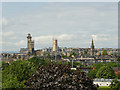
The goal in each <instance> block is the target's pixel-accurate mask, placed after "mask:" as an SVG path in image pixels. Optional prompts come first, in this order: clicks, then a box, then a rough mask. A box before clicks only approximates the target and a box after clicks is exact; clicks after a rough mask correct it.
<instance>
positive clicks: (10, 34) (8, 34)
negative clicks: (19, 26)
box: [2, 31, 14, 36]
mask: <svg viewBox="0 0 120 90" xmlns="http://www.w3.org/2000/svg"><path fill="white" fill-rule="evenodd" d="M2 35H3V36H12V35H14V32H12V31H10V32H2Z"/></svg>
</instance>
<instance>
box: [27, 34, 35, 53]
mask: <svg viewBox="0 0 120 90" xmlns="http://www.w3.org/2000/svg"><path fill="white" fill-rule="evenodd" d="M31 38H32V37H31V34H30V33H28V36H27V48H28V49H29V50H30V52H31V53H33V51H34V41H33V40H31Z"/></svg>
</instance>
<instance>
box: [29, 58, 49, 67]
mask: <svg viewBox="0 0 120 90" xmlns="http://www.w3.org/2000/svg"><path fill="white" fill-rule="evenodd" d="M28 61H29V62H31V63H33V64H34V65H35V67H38V66H39V65H45V64H46V63H49V62H50V60H48V59H40V58H38V57H33V58H31V59H29V60H28Z"/></svg>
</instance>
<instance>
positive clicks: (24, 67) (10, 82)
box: [2, 60, 35, 88]
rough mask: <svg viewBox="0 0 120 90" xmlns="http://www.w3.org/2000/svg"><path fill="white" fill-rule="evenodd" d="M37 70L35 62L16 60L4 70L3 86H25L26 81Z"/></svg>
mask: <svg viewBox="0 0 120 90" xmlns="http://www.w3.org/2000/svg"><path fill="white" fill-rule="evenodd" d="M33 72H35V67H34V64H32V63H31V62H29V61H21V60H18V61H14V62H12V63H11V64H10V65H9V66H8V67H6V68H5V69H4V70H3V71H2V87H3V88H23V87H25V85H24V82H25V80H27V79H28V78H29V76H31V74H32V73H33Z"/></svg>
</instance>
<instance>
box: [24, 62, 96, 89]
mask: <svg viewBox="0 0 120 90" xmlns="http://www.w3.org/2000/svg"><path fill="white" fill-rule="evenodd" d="M25 85H26V86H27V87H26V88H35V89H39V90H42V89H48V90H54V89H57V90H68V89H71V90H74V89H75V90H97V88H96V86H95V85H94V84H93V81H92V79H90V78H89V77H87V76H86V74H85V73H84V72H80V70H75V71H71V69H70V66H69V65H64V64H57V63H50V64H47V65H45V66H40V67H38V68H37V71H36V73H35V74H33V75H32V76H31V77H30V78H29V79H28V80H27V81H26V83H25Z"/></svg>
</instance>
